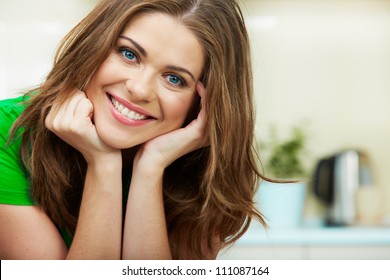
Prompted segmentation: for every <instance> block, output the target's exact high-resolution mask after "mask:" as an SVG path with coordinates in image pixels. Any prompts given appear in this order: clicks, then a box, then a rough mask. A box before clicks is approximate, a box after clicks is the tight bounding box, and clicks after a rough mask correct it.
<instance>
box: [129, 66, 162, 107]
mask: <svg viewBox="0 0 390 280" xmlns="http://www.w3.org/2000/svg"><path fill="white" fill-rule="evenodd" d="M155 85H156V78H155V74H154V73H153V72H152V71H150V70H147V69H137V71H133V73H132V74H131V75H129V77H128V79H127V80H126V89H127V90H128V92H129V94H130V95H131V97H132V99H133V101H139V102H150V101H152V100H154V99H155V98H156V88H155Z"/></svg>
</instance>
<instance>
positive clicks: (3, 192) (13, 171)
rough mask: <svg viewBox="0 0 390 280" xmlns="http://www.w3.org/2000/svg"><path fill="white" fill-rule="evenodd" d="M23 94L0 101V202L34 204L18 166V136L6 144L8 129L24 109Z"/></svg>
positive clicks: (25, 179) (23, 175)
mask: <svg viewBox="0 0 390 280" xmlns="http://www.w3.org/2000/svg"><path fill="white" fill-rule="evenodd" d="M25 99H26V98H25V97H24V96H21V97H17V98H12V99H6V100H1V101H0V203H1V204H12V205H34V202H33V200H32V199H31V196H30V185H29V182H28V179H27V178H26V175H25V173H24V172H23V170H22V169H21V167H20V158H19V148H20V142H21V139H20V138H18V139H16V140H14V141H12V142H11V143H10V144H9V145H7V141H8V138H9V131H10V128H11V126H12V124H13V123H14V121H15V120H16V119H17V118H18V117H19V115H20V113H21V112H22V111H23V109H24V107H25V106H24V105H23V104H21V102H23V101H24V100H25Z"/></svg>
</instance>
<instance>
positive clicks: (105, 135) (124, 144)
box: [99, 131, 141, 150]
mask: <svg viewBox="0 0 390 280" xmlns="http://www.w3.org/2000/svg"><path fill="white" fill-rule="evenodd" d="M113 135H116V134H115V133H110V131H105V132H102V133H100V132H99V136H100V139H101V140H102V141H103V142H104V143H105V144H106V145H108V146H110V147H112V148H114V149H118V150H123V149H128V148H132V147H134V146H137V145H139V144H141V143H139V142H136V141H131V138H132V137H129V136H126V137H125V136H122V137H121V136H115V137H113Z"/></svg>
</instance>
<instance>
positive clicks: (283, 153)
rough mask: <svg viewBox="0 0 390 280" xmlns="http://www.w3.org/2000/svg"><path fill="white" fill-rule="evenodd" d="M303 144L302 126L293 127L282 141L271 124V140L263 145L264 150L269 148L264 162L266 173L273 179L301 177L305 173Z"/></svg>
mask: <svg viewBox="0 0 390 280" xmlns="http://www.w3.org/2000/svg"><path fill="white" fill-rule="evenodd" d="M305 144H306V135H305V132H304V130H303V128H302V127H300V126H295V127H293V128H292V132H291V136H290V137H288V138H287V139H285V140H284V141H282V140H280V139H279V136H278V133H277V130H276V127H275V126H273V127H272V128H271V141H270V142H269V143H266V144H265V146H264V148H265V150H267V149H269V151H268V153H269V155H268V159H267V160H266V162H265V171H266V174H267V172H269V174H270V176H271V177H273V178H275V179H302V178H303V177H304V176H305V175H306V174H305V169H304V167H303V163H302V157H303V152H304V149H305Z"/></svg>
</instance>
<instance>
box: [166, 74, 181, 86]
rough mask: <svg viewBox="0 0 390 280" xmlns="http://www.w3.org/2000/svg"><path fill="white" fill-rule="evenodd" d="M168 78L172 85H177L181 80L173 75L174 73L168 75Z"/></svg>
mask: <svg viewBox="0 0 390 280" xmlns="http://www.w3.org/2000/svg"><path fill="white" fill-rule="evenodd" d="M168 80H169V82H170V83H172V84H174V85H177V84H178V83H180V82H181V81H180V78H179V77H178V76H175V75H169V77H168Z"/></svg>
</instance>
